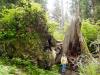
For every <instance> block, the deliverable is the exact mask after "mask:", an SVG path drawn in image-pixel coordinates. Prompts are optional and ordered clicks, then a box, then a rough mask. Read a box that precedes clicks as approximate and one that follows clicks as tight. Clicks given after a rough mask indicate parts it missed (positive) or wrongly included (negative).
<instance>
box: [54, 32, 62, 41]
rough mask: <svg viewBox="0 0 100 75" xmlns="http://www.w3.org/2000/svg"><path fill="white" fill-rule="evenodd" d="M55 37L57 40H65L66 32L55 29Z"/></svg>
mask: <svg viewBox="0 0 100 75" xmlns="http://www.w3.org/2000/svg"><path fill="white" fill-rule="evenodd" d="M53 37H54V39H55V40H57V41H63V40H64V34H63V33H61V32H59V31H55V32H54V33H53Z"/></svg>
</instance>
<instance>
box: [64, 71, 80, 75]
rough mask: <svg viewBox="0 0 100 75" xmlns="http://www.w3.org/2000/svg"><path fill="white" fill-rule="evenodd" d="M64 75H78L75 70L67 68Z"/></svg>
mask: <svg viewBox="0 0 100 75" xmlns="http://www.w3.org/2000/svg"><path fill="white" fill-rule="evenodd" d="M65 75H78V74H77V73H76V72H75V71H71V70H68V71H67V72H66V74H65Z"/></svg>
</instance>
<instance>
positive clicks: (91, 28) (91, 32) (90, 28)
mask: <svg viewBox="0 0 100 75" xmlns="http://www.w3.org/2000/svg"><path fill="white" fill-rule="evenodd" d="M81 31H82V33H83V36H84V37H85V40H86V42H87V44H88V47H89V49H90V50H91V51H95V50H96V49H95V48H94V47H93V46H92V47H90V44H91V43H92V42H94V41H96V39H97V36H98V35H100V26H98V25H96V24H95V25H93V24H92V23H91V22H90V21H89V20H84V21H83V22H82V28H81Z"/></svg>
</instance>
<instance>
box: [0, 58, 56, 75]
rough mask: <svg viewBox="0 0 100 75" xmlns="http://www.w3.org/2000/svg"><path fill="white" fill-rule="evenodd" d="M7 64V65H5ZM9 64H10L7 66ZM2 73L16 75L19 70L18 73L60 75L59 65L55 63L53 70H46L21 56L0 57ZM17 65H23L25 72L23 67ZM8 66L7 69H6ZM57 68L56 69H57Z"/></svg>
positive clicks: (1, 74) (26, 74) (20, 74)
mask: <svg viewBox="0 0 100 75" xmlns="http://www.w3.org/2000/svg"><path fill="white" fill-rule="evenodd" d="M1 61H2V62H1ZM5 64H6V65H5ZM7 64H9V66H7ZM1 67H2V69H0V75H3V74H5V75H10V74H12V75H14V74H16V73H17V72H19V70H20V71H21V73H20V72H19V73H18V75H58V71H57V69H58V68H57V66H56V65H55V66H54V67H53V69H52V70H51V71H48V70H44V69H40V68H38V67H37V66H36V65H34V64H33V63H31V61H30V60H23V59H21V58H13V59H10V60H9V59H1V58H0V68H1ZM17 67H21V68H22V69H24V70H25V71H26V72H23V70H22V69H18V68H17ZM5 68H6V69H5ZM55 69H56V70H55Z"/></svg>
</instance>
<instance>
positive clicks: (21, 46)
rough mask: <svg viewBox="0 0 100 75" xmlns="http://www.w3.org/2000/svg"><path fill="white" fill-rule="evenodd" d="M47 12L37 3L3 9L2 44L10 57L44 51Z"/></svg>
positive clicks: (0, 19)
mask: <svg viewBox="0 0 100 75" xmlns="http://www.w3.org/2000/svg"><path fill="white" fill-rule="evenodd" d="M45 14H46V13H45V11H44V10H43V9H42V7H41V5H40V4H37V3H31V4H26V6H23V7H16V8H10V9H7V8H5V9H3V10H2V12H1V15H2V16H1V17H0V46H2V47H1V48H2V50H3V51H4V52H3V53H5V55H7V56H8V57H10V58H12V57H22V58H23V57H31V56H33V55H38V54H39V53H42V49H43V47H42V44H43V42H44V41H45V40H46V38H45V36H44V35H43V34H44V32H47V31H46V30H45V27H46V22H47V21H46V16H45ZM41 32H43V34H41ZM45 35H46V34H45ZM36 50H37V51H36ZM32 53H33V54H32ZM37 53H38V54H37ZM29 55H30V56H29Z"/></svg>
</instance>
